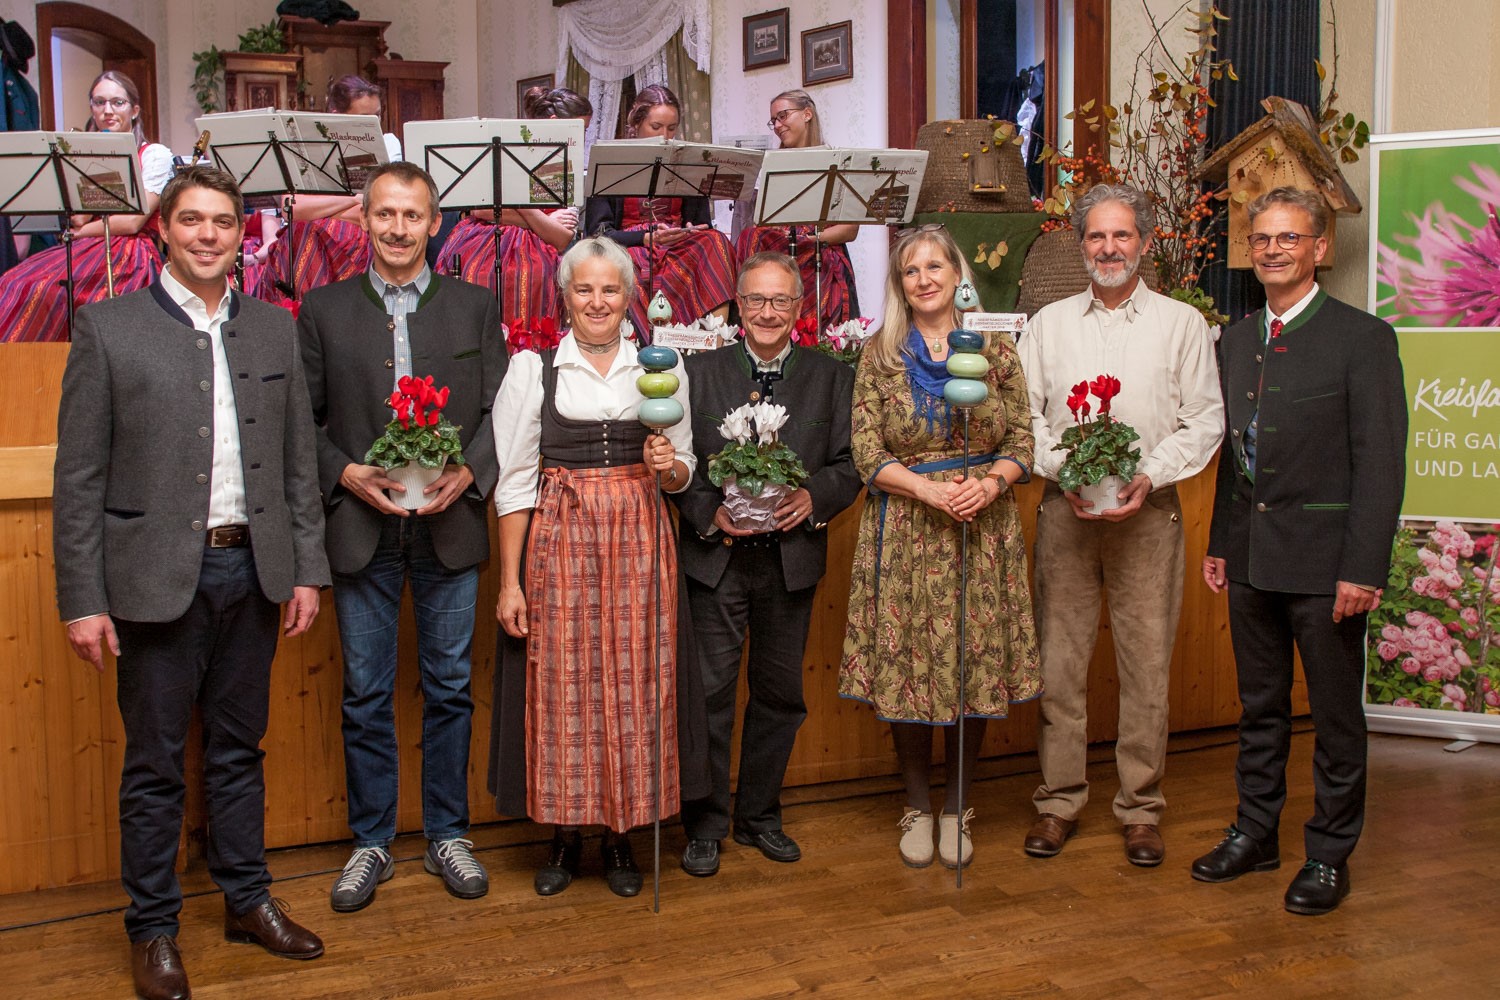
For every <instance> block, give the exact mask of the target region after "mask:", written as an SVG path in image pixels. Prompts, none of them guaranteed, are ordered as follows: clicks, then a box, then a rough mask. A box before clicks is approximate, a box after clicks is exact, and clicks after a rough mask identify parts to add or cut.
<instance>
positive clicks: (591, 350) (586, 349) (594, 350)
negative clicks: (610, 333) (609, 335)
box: [573, 336, 620, 354]
mask: <svg viewBox="0 0 1500 1000" xmlns="http://www.w3.org/2000/svg"><path fill="white" fill-rule="evenodd" d="M573 342H574V343H575V344H577V345H578V349H579V350H580V351H582V352H583V353H585V354H608V353H609V352H610V351H612V350H614V349H615V348H616V347H619V346H620V338H619V337H616V338H615V339H614V340H611V341H610V342H609V343H607V344H590V343H589V342H588V341H586V340H579V339H578V338H577V337H576V336H575V337H574V338H573Z"/></svg>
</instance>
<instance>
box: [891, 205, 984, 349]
mask: <svg viewBox="0 0 1500 1000" xmlns="http://www.w3.org/2000/svg"><path fill="white" fill-rule="evenodd" d="M923 244H930V245H932V246H934V247H936V249H937V251H938V252H939V253H940V254H941V255H942V256H944V257H946V258H947V259H948V263H950V264H952V265H953V267H954V268H955V269H956V270H957V271H958V275H959V281H968V282H971V283H972V282H973V280H974V275H973V273H972V272H971V271H970V270H969V262H968V261H967V260H965V259H964V255H963V254H962V253H961V252H960V251H959V249H958V244H957V243H955V242H953V237H952V236H951V235H949V233H948V230H946V229H935V230H913V231H911V232H908V233H906V234H905V235H904V236H899V237H897V238H896V242H895V244H894V245H893V246H892V247H891V259H890V266H889V267H888V268H887V269H886V278H885V318H884V319H883V320H882V321H881V324H880V329H879V330H877V331H876V332H875V336H874V337H872V338H871V340H870V343H869V345H868V346H866V347H865V350H864V356H865V357H866V358H868V359H869V363H870V364H872V365H874V366H875V370H876V371H878V372H882V373H885V374H889V373H891V372H898V371H902V370H903V369H905V367H906V364H905V362H903V361H902V360H901V355H902V353H903V351H904V350H905V347H906V338H907V336H908V335H909V334H910V333H911V328H912V315H911V304H910V303H909V302H907V301H906V289H905V288H904V287H903V286H902V283H901V272H902V271H903V270H904V269H905V268H906V265H907V263H908V262H909V261H910V260H911V258H912V255H913V254H915V253H916V252H917V250H918V249H919V248H920V247H921V246H922V245H923ZM953 325H954V326H955V327H959V326H962V325H963V322H962V320H961V319H960V317H959V312H958V309H957V308H955V309H953ZM985 340H986V346H988V340H989V338H988V336H986V338H985Z"/></svg>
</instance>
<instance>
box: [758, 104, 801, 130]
mask: <svg viewBox="0 0 1500 1000" xmlns="http://www.w3.org/2000/svg"><path fill="white" fill-rule="evenodd" d="M801 110H803V109H802V108H787V109H786V110H785V111H778V112H776V113H775V114H774V115H772V116H771V120H770V121H768V122H766V128H769V129H774V128H775V127H776V126H777V125H785V124H786V120H787V119H788V118H790V117H791V116H792V115H794V114H796V113H797V112H798V111H801Z"/></svg>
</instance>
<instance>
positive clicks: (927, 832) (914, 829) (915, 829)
mask: <svg viewBox="0 0 1500 1000" xmlns="http://www.w3.org/2000/svg"><path fill="white" fill-rule="evenodd" d="M896 825H897V826H899V827H901V829H903V830H905V831H906V832H905V833H903V834H902V835H901V860H902V862H904V863H905V865H906V867H908V868H926V867H927V866H928V865H930V864H932V813H924V812H922V811H921V810H919V809H908V810H906V815H904V816H902V817H901V821H900V822H899V823H897V824H896Z"/></svg>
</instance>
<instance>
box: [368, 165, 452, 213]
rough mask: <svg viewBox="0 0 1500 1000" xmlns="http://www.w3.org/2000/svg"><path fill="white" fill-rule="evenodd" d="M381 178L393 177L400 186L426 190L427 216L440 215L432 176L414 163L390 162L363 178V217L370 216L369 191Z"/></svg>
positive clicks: (436, 191) (435, 186)
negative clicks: (411, 186) (414, 186)
mask: <svg viewBox="0 0 1500 1000" xmlns="http://www.w3.org/2000/svg"><path fill="white" fill-rule="evenodd" d="M382 177H394V178H395V179H396V180H397V181H398V182H400V183H402V184H407V185H416V184H420V185H422V186H423V187H425V188H426V189H427V207H428V214H429V215H431V216H432V217H433V218H434V219H436V218H437V217H438V216H439V215H440V214H441V210H440V209H439V208H438V189H437V182H436V181H434V180H433V179H432V175H431V174H429V173H428V172H427V171H425V170H423V169H422V168H421V167H419V166H417V165H416V164H415V163H410V162H408V161H406V160H392V161H391V162H389V163H382V164H380V165H379V166H378V167H376V168H375V169H374V170H371V171H370V173H369V174H368V175H367V176H366V177H365V189H364V192H363V193H362V194H361V195H360V211H361V212H363V213H364V214H365V215H369V214H370V191H371V189H373V188H374V187H375V182H376V181H378V180H380V178H382Z"/></svg>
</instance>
